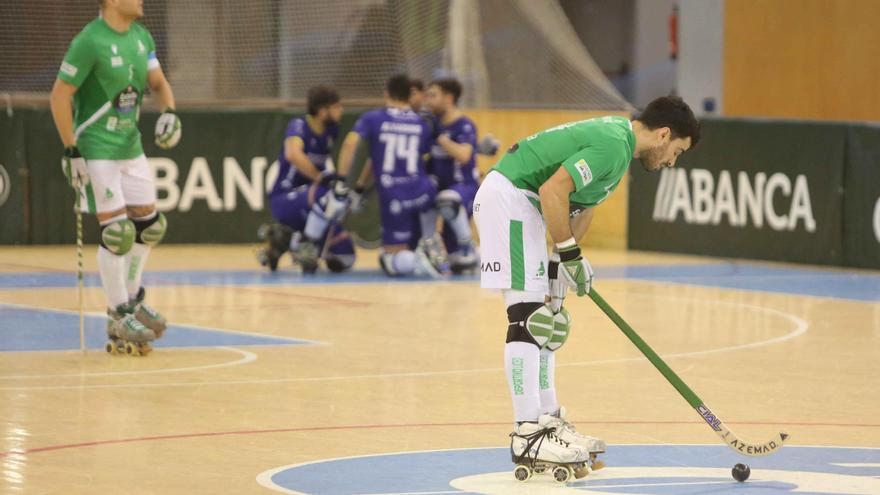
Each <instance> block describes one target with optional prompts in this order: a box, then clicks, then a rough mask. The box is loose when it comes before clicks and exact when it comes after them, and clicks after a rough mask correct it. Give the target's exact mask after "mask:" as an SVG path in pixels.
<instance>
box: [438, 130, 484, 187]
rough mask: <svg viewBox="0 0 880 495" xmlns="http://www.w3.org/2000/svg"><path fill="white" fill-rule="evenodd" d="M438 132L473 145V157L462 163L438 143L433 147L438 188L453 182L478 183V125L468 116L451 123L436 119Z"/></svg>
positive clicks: (448, 185) (458, 141) (462, 142)
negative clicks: (447, 123)
mask: <svg viewBox="0 0 880 495" xmlns="http://www.w3.org/2000/svg"><path fill="white" fill-rule="evenodd" d="M435 125H437V126H438V129H437V130H438V131H439V132H438V134H448V135H449V138H450V139H452V140H453V141H455V142H456V143H460V144H469V145H471V146H472V147H473V150H474V151H473V153H471V159H470V160H468V161H466V162H464V163H460V162H457V161H455V160H453V159H452V157H451V156H449V153H447V152H446V150H444V149H443V147H442V146H440V145H439V144H437V143H434V145H433V146H432V147H431V165H430V167H429V168H430V170H431V174H432V175H434V176H435V177H437V182H438V186H439V187H438V189H440V190H443V189H448V188H449V187H450V186H452V185H453V184H474V185H476V184H477V176H476V169H477V168H476V164H477V126H476V125H474V121H472V120H471V119H469V118H467V117H464V116H462V117H460V118H458V119H457V120H456V121H455V122H453V123H452V124H450V125H443V124H442V123H440V121H439V120H438V121H436V122H435Z"/></svg>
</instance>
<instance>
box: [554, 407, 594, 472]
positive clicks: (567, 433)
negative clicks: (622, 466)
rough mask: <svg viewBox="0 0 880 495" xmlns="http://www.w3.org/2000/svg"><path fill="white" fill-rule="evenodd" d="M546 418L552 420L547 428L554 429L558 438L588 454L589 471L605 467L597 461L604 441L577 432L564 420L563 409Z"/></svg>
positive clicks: (560, 408)
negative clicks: (582, 449)
mask: <svg viewBox="0 0 880 495" xmlns="http://www.w3.org/2000/svg"><path fill="white" fill-rule="evenodd" d="M548 416H550V418H552V419H551V420H549V423H548V426H550V427H552V428H555V429H556V434H557V435H558V436H559V438H561V439H562V440H564V441H566V442H568V443H570V444H574V445H579V446H581V447H583V448H584V450H586V451H587V452H589V453H590V461H589V467H590V470H591V471H595V470H597V469H602V468H603V467H605V463H604V462H602V461H600V460H598V459H597V456H598V455H599V454H604V453H605V441H604V440H602V439H599V438H596V437H591V436H589V435H584V434H583V433H580V432H578V431H577V430H576V429H575V427H574V425H573V424H571V423H569V422H568V420H566V419H565V408H564V407H562V406H560V407H559V410H558V411H556V413H555V414H550V415H548Z"/></svg>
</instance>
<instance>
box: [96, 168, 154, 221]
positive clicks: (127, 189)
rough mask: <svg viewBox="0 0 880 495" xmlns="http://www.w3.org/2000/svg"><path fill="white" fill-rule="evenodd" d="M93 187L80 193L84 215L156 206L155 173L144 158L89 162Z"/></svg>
mask: <svg viewBox="0 0 880 495" xmlns="http://www.w3.org/2000/svg"><path fill="white" fill-rule="evenodd" d="M86 165H87V166H88V167H89V181H90V182H89V184H88V185H86V187H85V188H83V190H81V191H80V210H82V211H83V213H92V214H95V213H108V212H111V211H116V210H120V209H122V208H125V207H126V205H130V206H146V205H152V204H155V203H156V184H155V183H154V181H153V171H152V170H150V164H149V163H148V162H147V157H146V156H144V155H141V156H138V157H135V158H132V159H130V160H87V161H86Z"/></svg>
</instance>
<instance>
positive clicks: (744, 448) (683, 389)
mask: <svg viewBox="0 0 880 495" xmlns="http://www.w3.org/2000/svg"><path fill="white" fill-rule="evenodd" d="M589 294H590V299H592V300H593V302H594V303H596V306H599V309H601V310H602V311H603V312H604V313H605V314H606V315H607V316H608V318H610V319H611V321H613V322H614V324H615V325H617V328H619V329H620V331H621V332H623V333H624V335H626V336H627V337H628V338H629V340H631V341H632V343H633V344H635V345H636V347H638V348H639V350H640V351H642V354H644V355H645V357H646V358H648V360H649V361H651V364H653V365H654V367H655V368H657V371H659V372H660V373H661V374H663V376H664V377H665V378H666V380H668V381H669V383H670V384H671V385H672V386H673V387H675V390H677V391H678V393H679V394H681V396H682V397H684V400H686V401H687V402H688V404H690V405H691V407H693V408H694V409H695V410H696V411H697V414H699V415H700V417H701V418H703V421H705V422H706V423H707V424H708V425H709V426H710V427H712V430H714V431H715V433H716V434H717V435H718V436H719V437H720V438H721V440H723V441H724V443H726V444H727V446H728V447H730V448H731V449H733V450H735V451H737V452H739V453H740V454H743V455H748V456H752V457H763V456H766V455H770V454H772V453H773V452H776V451H777V450H779V449H781V448H782V445H783V444H784V443H785V440H786V439H787V438H788V434H786V433H779V434H778V435H777V436H775V437H773V438H772V439H771V440H769V441H767V442H764V443H761V444H754V443H748V442H745V441H743V440H740V438H739V437H737V436H736V434H734V433H733V432H732V431H730V428H728V427H727V426H726V425H725V424H724V422H723V421H721V418H719V417H718V416H716V415H715V413H713V412H712V411H711V410H710V409H709V408H708V407H707V406H706V404H705V403H704V402H703V401H702V400H700V398H699V397H698V396H697V394H695V393H694V391H693V390H691V389H690V387H688V386H687V384H685V383H684V382H683V381H682V379H681V378H679V377H678V375H676V374H675V372H674V371H672V369H671V368H669V366H667V365H666V363H665V362H663V360H662V359H660V356H658V355H657V353H656V352H654V350H653V349H651V346H649V345H648V344H647V343H646V342H645V341H644V340H642V338H641V337H639V335H638V334H637V333H636V331H635V330H633V329H632V327H630V326H629V325H628V324H627V323H626V322H625V321H623V318H621V317H620V315H618V314H617V312H616V311H614V309H613V308H612V307H611V306H610V305H609V304H608V303H607V302H605V299H602V296H600V295H599V293H598V292H596V289H595V288H593V289H591V290H590V292H589Z"/></svg>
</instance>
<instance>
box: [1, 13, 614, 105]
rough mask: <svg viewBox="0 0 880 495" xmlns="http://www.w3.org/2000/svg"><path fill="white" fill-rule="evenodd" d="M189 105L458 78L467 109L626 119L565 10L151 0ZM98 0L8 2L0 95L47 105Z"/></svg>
mask: <svg viewBox="0 0 880 495" xmlns="http://www.w3.org/2000/svg"><path fill="white" fill-rule="evenodd" d="M144 9H145V16H144V18H143V19H142V21H141V22H143V23H144V24H145V25H146V26H147V28H148V29H149V30H150V32H151V33H152V34H153V37H154V38H155V40H156V44H157V51H158V55H159V59H160V61H161V62H162V64H163V67H164V69H165V71H166V73H167V75H168V77H169V79H170V80H171V82H172V84H173V86H174V92H175V96H176V97H177V99H178V100H179V101H180V102H181V103H183V104H187V103H189V104H193V105H196V104H204V105H217V106H224V105H229V104H232V103H242V104H261V103H262V104H266V105H276V106H277V105H278V104H279V103H283V102H288V103H295V104H299V103H301V102H302V100H303V96H304V95H305V93H306V90H307V89H308V88H309V87H310V86H313V85H316V84H327V85H331V86H334V87H336V88H337V89H338V90H339V92H340V93H341V94H342V96H343V98H345V99H346V101H347V102H348V103H349V104H355V105H356V104H358V103H359V102H362V103H363V104H365V105H366V104H375V103H378V102H380V101H381V98H382V89H383V86H384V82H385V80H386V79H387V77H388V76H389V75H391V74H393V73H397V72H405V73H408V74H410V75H411V76H413V77H417V78H421V79H423V80H425V81H426V82H427V81H430V80H431V79H433V78H436V77H443V76H454V77H457V78H459V79H460V80H461V81H462V83H463V85H464V87H465V93H464V101H463V103H464V105H466V106H470V107H482V108H513V107H522V108H578V109H596V110H600V109H601V110H627V109H631V106H630V105H629V104H628V103H627V102H626V100H625V99H624V98H623V97H622V96H621V95H620V93H619V92H618V91H616V90H615V88H614V87H613V86H612V85H611V83H610V82H609V81H608V79H607V78H606V77H605V76H604V74H603V73H602V72H601V70H600V69H599V68H598V67H597V65H596V64H595V62H594V61H593V59H592V57H591V56H590V54H589V52H588V51H587V49H586V48H585V47H584V46H583V44H582V43H581V41H580V39H579V38H578V36H577V33H576V32H575V30H574V28H573V27H572V25H571V23H570V22H569V20H568V18H567V17H566V16H565V13H564V12H563V10H562V8H561V7H560V5H559V3H558V1H557V0H541V1H534V0H418V1H411V0H248V1H241V0H186V1H175V0H149V1H146V2H144ZM97 15H98V2H97V1H96V0H65V1H63V2H57V1H50V0H28V1H13V2H0V46H3V47H4V49H3V50H0V67H3V70H2V71H0V96H6V97H7V99H8V98H9V97H10V96H11V97H12V98H17V97H19V98H20V97H22V96H31V97H34V98H45V94H46V93H47V92H48V91H49V90H50V89H51V86H52V83H53V81H54V79H55V76H56V74H57V70H58V67H59V65H60V63H61V59H62V58H63V56H64V52H65V50H66V48H67V46H68V44H69V42H70V40H71V39H72V38H73V37H74V36H75V35H76V33H77V32H79V30H80V29H81V28H82V26H84V25H85V24H86V23H88V22H89V21H90V20H92V19H94V18H95V17H96V16H97Z"/></svg>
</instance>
